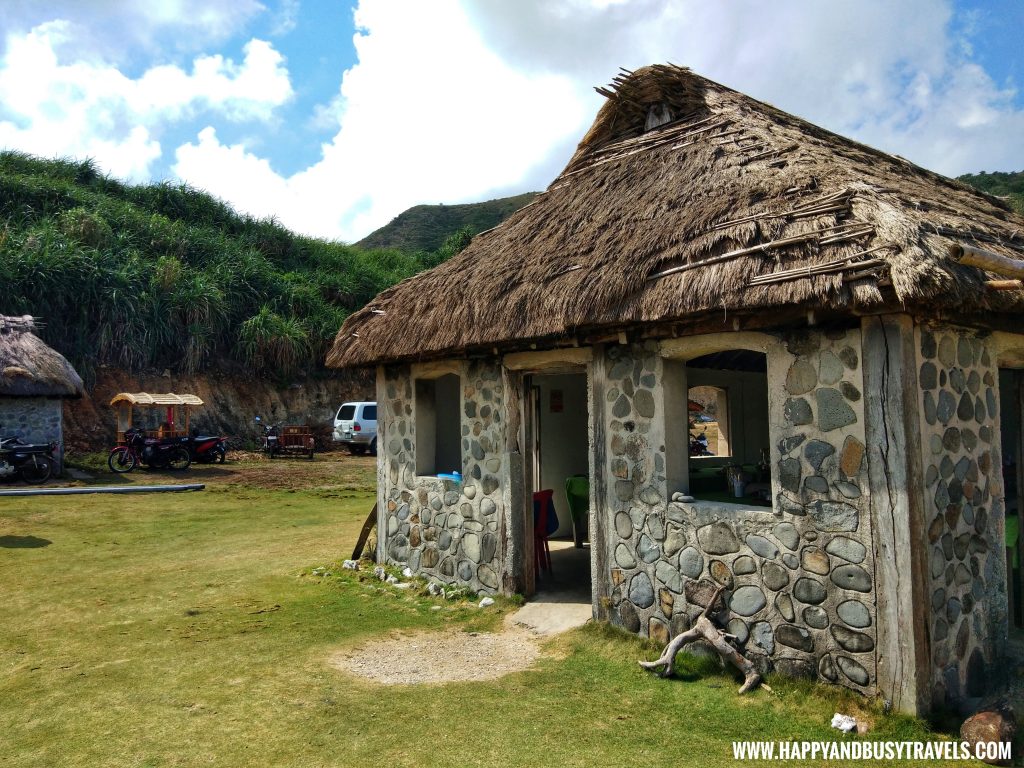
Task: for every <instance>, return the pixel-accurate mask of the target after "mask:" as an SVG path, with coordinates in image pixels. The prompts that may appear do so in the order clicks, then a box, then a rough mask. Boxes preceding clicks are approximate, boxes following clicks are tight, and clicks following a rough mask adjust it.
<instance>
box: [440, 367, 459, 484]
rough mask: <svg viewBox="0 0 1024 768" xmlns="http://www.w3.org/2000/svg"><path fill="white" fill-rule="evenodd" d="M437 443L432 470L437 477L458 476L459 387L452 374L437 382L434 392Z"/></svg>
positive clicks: (456, 377)
mask: <svg viewBox="0 0 1024 768" xmlns="http://www.w3.org/2000/svg"><path fill="white" fill-rule="evenodd" d="M434 396H435V400H434V413H435V417H436V419H437V421H436V422H435V430H436V435H437V442H436V444H435V448H434V466H435V468H436V471H437V472H439V473H441V472H444V473H447V472H462V449H461V445H460V443H461V438H462V435H461V425H462V413H461V410H462V386H461V383H460V381H459V377H458V376H456V375H455V374H446V375H444V376H440V377H438V378H437V380H436V383H435V391H434Z"/></svg>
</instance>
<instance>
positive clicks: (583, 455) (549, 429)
mask: <svg viewBox="0 0 1024 768" xmlns="http://www.w3.org/2000/svg"><path fill="white" fill-rule="evenodd" d="M524 385H525V398H524V400H525V403H526V409H525V411H526V418H525V424H524V426H525V431H526V441H525V444H526V447H527V453H528V456H527V457H526V462H525V468H526V475H527V477H526V483H525V485H524V488H525V489H526V490H527V491H528V493H527V494H526V497H527V504H528V506H531V505H532V507H533V526H532V541H533V543H534V557H533V563H532V564H528V567H531V568H532V569H533V575H534V584H535V588H536V590H537V592H539V593H544V594H547V595H553V594H558V595H560V596H563V597H565V598H566V599H569V598H572V599H574V600H577V601H582V602H585V603H586V604H587V605H589V604H590V603H591V595H592V593H591V547H590V538H589V530H588V526H589V520H590V477H589V466H590V441H589V437H588V435H589V418H590V416H589V407H588V394H587V376H586V373H585V370H584V369H582V368H573V369H569V370H565V371H561V370H560V371H557V372H547V371H545V372H543V373H533V374H530V375H528V376H526V377H525V378H524Z"/></svg>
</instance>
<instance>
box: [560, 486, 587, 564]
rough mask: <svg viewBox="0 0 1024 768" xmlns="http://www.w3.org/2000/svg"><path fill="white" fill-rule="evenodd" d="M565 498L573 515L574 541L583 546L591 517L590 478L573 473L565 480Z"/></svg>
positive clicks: (580, 546) (579, 546)
mask: <svg viewBox="0 0 1024 768" xmlns="http://www.w3.org/2000/svg"><path fill="white" fill-rule="evenodd" d="M565 500H566V501H567V502H568V504H569V514H570V515H571V516H572V538H573V542H574V543H575V545H576V546H577V547H578V548H582V547H583V540H584V539H586V537H587V524H588V522H589V518H590V480H589V479H588V478H587V477H586V475H573V476H572V477H570V478H568V479H567V480H566V481H565Z"/></svg>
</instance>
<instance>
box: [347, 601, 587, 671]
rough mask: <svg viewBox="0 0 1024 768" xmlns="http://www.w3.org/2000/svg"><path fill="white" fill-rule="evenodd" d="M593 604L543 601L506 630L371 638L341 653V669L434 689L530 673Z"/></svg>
mask: <svg viewBox="0 0 1024 768" xmlns="http://www.w3.org/2000/svg"><path fill="white" fill-rule="evenodd" d="M589 619H590V605H589V604H582V605H577V604H575V603H568V602H564V601H559V602H545V601H544V600H543V597H542V599H541V600H538V601H535V602H530V603H527V604H526V605H524V606H523V607H522V608H520V609H519V610H518V611H516V612H515V613H513V614H510V615H508V616H506V617H505V622H504V626H503V627H502V630H501V632H464V631H460V630H451V631H447V632H420V633H417V634H414V635H395V636H392V637H388V638H383V639H378V640H371V641H367V642H365V643H362V644H361V645H359V646H357V647H355V648H351V649H346V650H344V651H338V652H337V653H335V654H333V655H332V656H331V657H330V658H329V659H328V663H329V664H330V665H331V666H332V667H334V668H335V669H340V670H341V671H343V672H349V673H351V674H353V675H357V676H359V677H363V678H366V679H368V680H372V681H374V682H376V683H379V684H381V685H430V684H444V683H451V682H461V681H467V680H494V679H495V678H499V677H504V676H505V675H508V674H511V673H513V672H519V671H521V670H524V669H529V668H530V667H531V666H533V664H534V662H535V661H536V660H537V659H538V658H541V657H542V656H544V655H545V653H544V652H543V651H542V649H541V644H542V643H543V642H544V641H545V640H546V639H548V638H549V637H553V636H555V635H558V634H561V633H562V632H566V631H568V630H570V629H572V628H574V627H578V626H582V625H583V624H585V623H586V622H587V621H588V620H589Z"/></svg>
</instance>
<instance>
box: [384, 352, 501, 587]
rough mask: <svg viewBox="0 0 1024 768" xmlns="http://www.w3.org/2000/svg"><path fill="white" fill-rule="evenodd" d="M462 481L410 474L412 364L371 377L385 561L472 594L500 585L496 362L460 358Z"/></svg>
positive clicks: (413, 449)
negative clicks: (375, 378) (375, 382)
mask: <svg viewBox="0 0 1024 768" xmlns="http://www.w3.org/2000/svg"><path fill="white" fill-rule="evenodd" d="M453 372H457V373H458V374H459V376H460V380H461V386H462V402H461V403H460V410H461V419H460V421H461V425H460V426H461V432H462V476H463V483H462V484H461V486H460V485H459V484H458V483H454V482H451V481H448V480H442V479H439V478H436V477H422V476H417V474H416V403H415V397H414V394H413V393H414V377H415V376H416V375H417V369H416V367H415V366H393V367H386V368H384V369H383V370H382V371H381V375H380V376H379V377H378V387H377V399H378V417H379V419H381V420H383V422H384V423H383V424H380V423H378V429H379V430H380V431H379V435H380V436H379V437H378V446H379V448H378V453H379V454H380V456H379V459H378V504H379V506H380V507H382V508H381V509H380V511H379V513H378V514H379V517H378V530H381V531H385V532H386V535H385V536H384V537H383V541H381V542H380V544H379V547H380V549H381V551H380V552H379V553H378V554H379V555H382V556H383V557H384V558H385V559H386V562H388V563H391V564H394V565H399V566H403V567H404V566H408V567H409V568H411V569H412V570H413V571H414V572H415V573H418V574H419V575H422V576H426V577H428V578H435V579H438V580H440V581H444V582H448V583H459V584H464V585H466V586H468V587H470V588H471V589H473V590H476V591H477V592H488V593H491V592H495V591H496V590H497V589H498V587H499V584H500V577H499V574H500V572H501V565H500V563H499V558H500V552H499V549H500V548H499V546H498V543H499V541H500V533H501V525H502V522H503V518H504V513H503V510H504V507H505V504H506V502H505V500H504V499H503V496H504V493H503V492H504V490H505V485H507V476H508V468H507V466H505V456H504V453H503V452H504V436H505V413H504V409H505V396H504V395H505V393H504V386H503V383H502V376H501V367H500V365H499V364H498V363H497V362H478V361H473V362H459V363H456V364H454V370H453Z"/></svg>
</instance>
